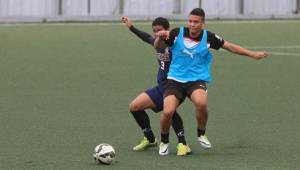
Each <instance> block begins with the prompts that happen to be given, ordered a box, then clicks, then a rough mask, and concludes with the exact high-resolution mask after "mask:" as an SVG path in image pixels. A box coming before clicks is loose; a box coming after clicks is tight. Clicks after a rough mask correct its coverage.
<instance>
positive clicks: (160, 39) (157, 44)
mask: <svg viewBox="0 0 300 170" xmlns="http://www.w3.org/2000/svg"><path fill="white" fill-rule="evenodd" d="M167 39H169V31H164V30H163V31H159V32H157V33H155V41H154V48H156V49H165V48H166V47H167V44H166V43H165V41H166V40H167Z"/></svg>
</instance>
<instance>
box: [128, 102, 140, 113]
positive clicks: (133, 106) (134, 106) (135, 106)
mask: <svg viewBox="0 0 300 170" xmlns="http://www.w3.org/2000/svg"><path fill="white" fill-rule="evenodd" d="M139 109H140V106H139V105H138V104H136V103H135V102H131V103H130V104H129V111H130V112H134V111H138V110H139Z"/></svg>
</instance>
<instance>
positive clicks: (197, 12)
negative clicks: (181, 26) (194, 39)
mask: <svg viewBox="0 0 300 170" xmlns="http://www.w3.org/2000/svg"><path fill="white" fill-rule="evenodd" d="M190 15H197V16H199V17H203V20H205V12H204V10H203V9H202V8H195V9H193V10H192V11H191V12H190Z"/></svg>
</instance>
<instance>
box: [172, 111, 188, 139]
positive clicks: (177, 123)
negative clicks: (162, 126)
mask: <svg viewBox="0 0 300 170" xmlns="http://www.w3.org/2000/svg"><path fill="white" fill-rule="evenodd" d="M172 127H173V129H174V131H175V134H176V136H177V139H178V143H183V144H184V145H186V140H185V136H184V128H183V122H182V118H181V117H180V115H179V114H178V113H177V112H175V113H174V115H173V117H172Z"/></svg>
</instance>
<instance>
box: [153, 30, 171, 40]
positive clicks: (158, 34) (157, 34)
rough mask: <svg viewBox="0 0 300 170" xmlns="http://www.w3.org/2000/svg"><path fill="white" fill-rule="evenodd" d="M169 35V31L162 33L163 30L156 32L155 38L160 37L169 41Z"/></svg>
mask: <svg viewBox="0 0 300 170" xmlns="http://www.w3.org/2000/svg"><path fill="white" fill-rule="evenodd" d="M169 33H170V32H169V31H164V30H162V31H158V32H157V33H155V37H160V38H162V39H165V40H167V39H169Z"/></svg>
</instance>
